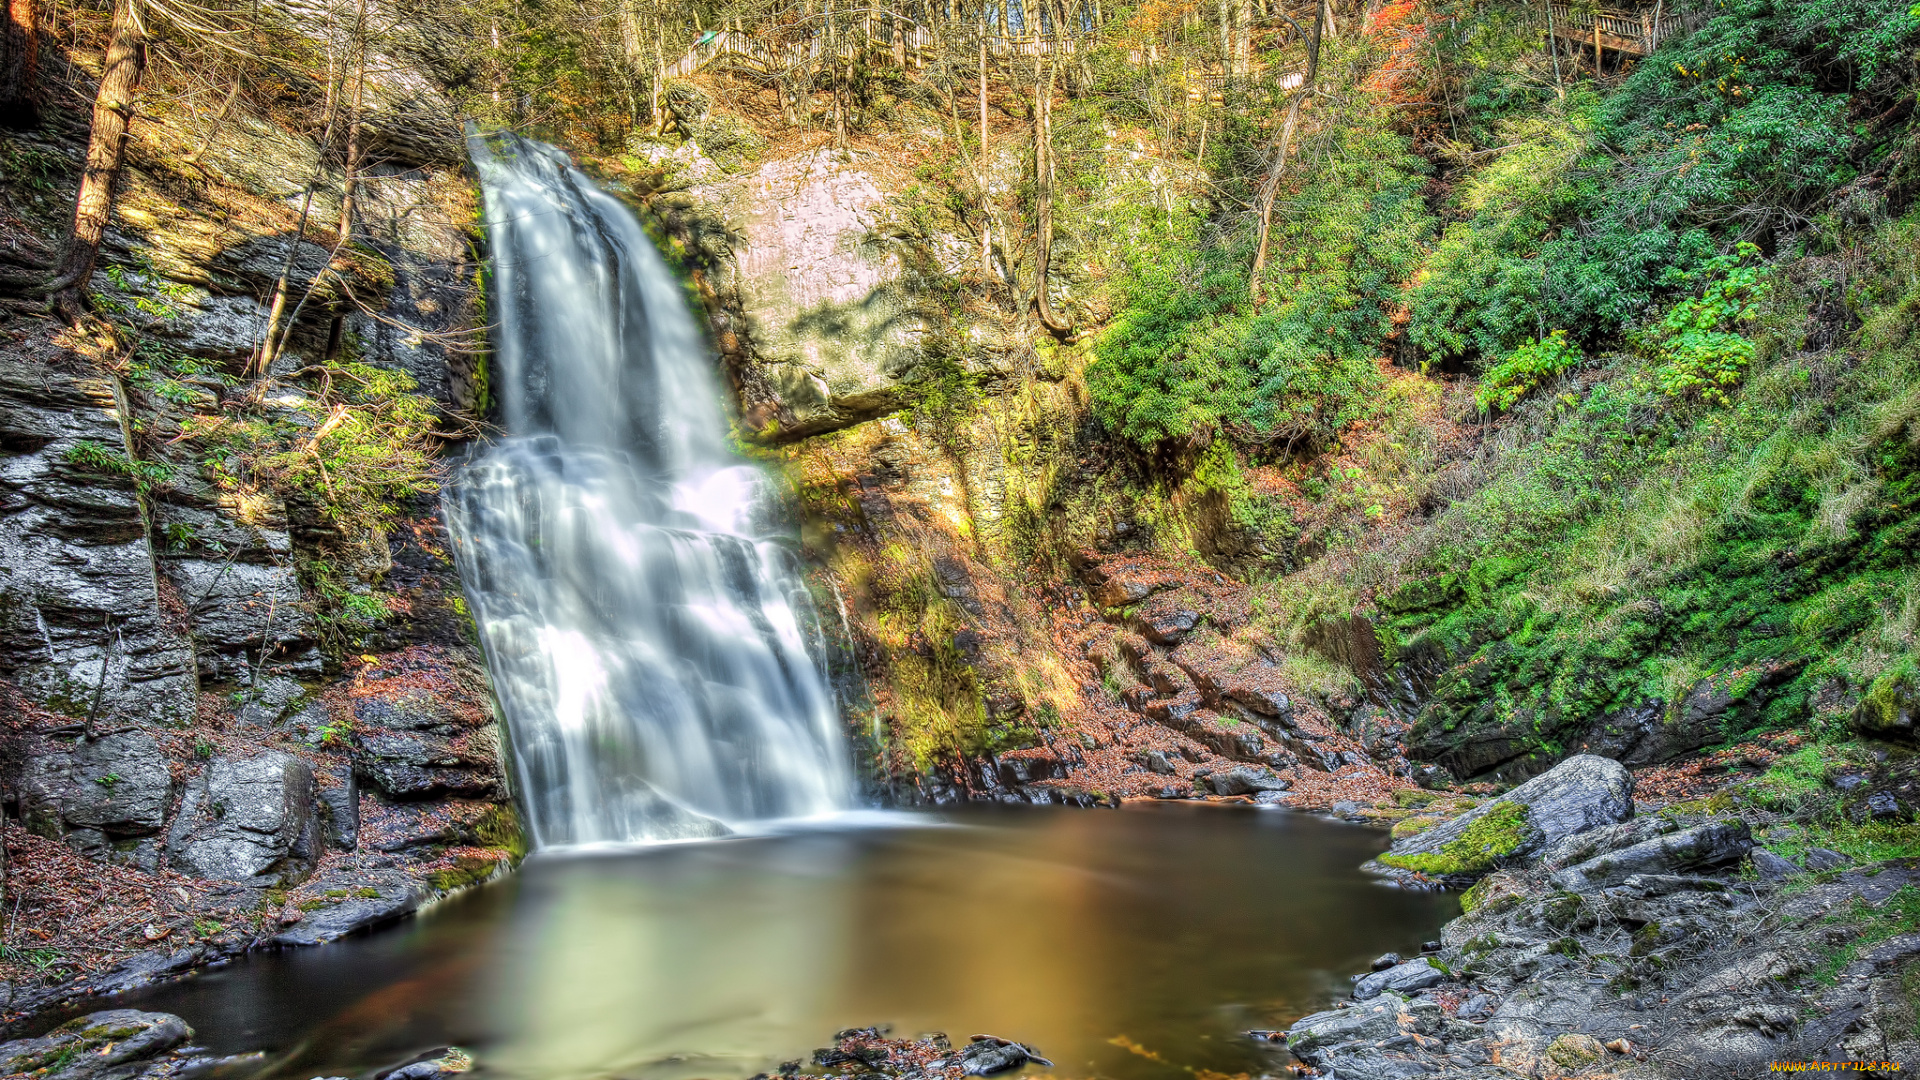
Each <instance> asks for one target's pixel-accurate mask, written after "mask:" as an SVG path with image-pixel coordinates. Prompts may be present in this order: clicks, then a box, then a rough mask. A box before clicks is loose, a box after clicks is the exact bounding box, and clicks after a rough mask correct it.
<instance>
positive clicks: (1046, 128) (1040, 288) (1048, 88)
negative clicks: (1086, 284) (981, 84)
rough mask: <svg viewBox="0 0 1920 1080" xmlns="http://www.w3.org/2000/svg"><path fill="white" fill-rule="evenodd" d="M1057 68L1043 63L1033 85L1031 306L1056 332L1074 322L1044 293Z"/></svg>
mask: <svg viewBox="0 0 1920 1080" xmlns="http://www.w3.org/2000/svg"><path fill="white" fill-rule="evenodd" d="M1058 68H1059V60H1058V58H1055V59H1054V61H1053V62H1052V63H1049V64H1047V65H1046V71H1047V75H1046V78H1045V79H1042V80H1037V81H1036V82H1035V84H1034V88H1033V180H1034V201H1035V202H1036V203H1038V206H1037V207H1036V210H1035V215H1034V217H1035V221H1034V231H1035V233H1036V235H1035V237H1034V240H1035V244H1034V266H1035V269H1034V287H1033V299H1034V306H1035V307H1036V308H1037V309H1038V311H1039V313H1040V325H1042V326H1044V327H1046V328H1047V329H1048V330H1050V331H1052V332H1053V333H1056V334H1069V333H1072V332H1073V324H1072V323H1069V322H1066V321H1064V320H1062V319H1061V318H1060V316H1059V315H1057V314H1055V313H1054V310H1053V301H1052V300H1051V299H1050V298H1049V297H1048V296H1047V265H1048V263H1050V262H1051V261H1052V259H1053V73H1054V72H1055V71H1056V70H1057V69H1058Z"/></svg>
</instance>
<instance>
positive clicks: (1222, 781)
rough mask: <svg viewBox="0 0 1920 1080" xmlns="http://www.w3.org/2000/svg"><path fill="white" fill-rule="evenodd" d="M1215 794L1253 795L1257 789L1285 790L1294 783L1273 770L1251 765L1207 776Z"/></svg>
mask: <svg viewBox="0 0 1920 1080" xmlns="http://www.w3.org/2000/svg"><path fill="white" fill-rule="evenodd" d="M1207 783H1208V785H1209V786H1211V787H1212V788H1213V793H1214V794H1215V795H1251V794H1253V793H1254V792H1256V791H1285V790H1287V789H1288V788H1291V787H1292V786H1293V785H1292V784H1290V783H1288V782H1287V781H1285V780H1282V779H1280V778H1279V777H1277V776H1275V775H1273V773H1272V771H1271V770H1268V769H1257V768H1254V767H1253V766H1251V765H1241V766H1239V767H1238V768H1233V769H1227V770H1224V771H1221V772H1216V773H1214V774H1213V775H1212V776H1209V777H1207Z"/></svg>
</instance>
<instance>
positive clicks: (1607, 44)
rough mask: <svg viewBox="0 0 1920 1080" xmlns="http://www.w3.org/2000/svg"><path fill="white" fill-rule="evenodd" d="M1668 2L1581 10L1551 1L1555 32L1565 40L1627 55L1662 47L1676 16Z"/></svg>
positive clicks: (1641, 53)
mask: <svg viewBox="0 0 1920 1080" xmlns="http://www.w3.org/2000/svg"><path fill="white" fill-rule="evenodd" d="M1665 6H1666V5H1665V3H1664V2H1662V3H1658V4H1655V5H1654V6H1653V7H1651V8H1645V9H1642V10H1640V11H1608V10H1606V9H1605V8H1602V9H1600V10H1599V11H1598V12H1593V11H1580V10H1578V9H1576V8H1574V7H1573V6H1572V5H1570V4H1551V5H1549V10H1551V11H1552V12H1553V34H1554V36H1555V37H1557V38H1560V39H1561V40H1563V41H1570V42H1573V43H1574V44H1575V45H1580V46H1585V47H1588V48H1598V49H1610V50H1612V51H1614V52H1616V53H1619V54H1621V55H1623V56H1649V55H1651V54H1652V53H1653V50H1655V49H1657V48H1659V47H1660V39H1661V37H1662V36H1663V35H1664V32H1665V31H1666V30H1667V29H1669V27H1670V26H1671V25H1672V24H1673V23H1674V20H1675V16H1673V15H1671V14H1668V13H1666V12H1665V11H1664V10H1663V9H1664V8H1665Z"/></svg>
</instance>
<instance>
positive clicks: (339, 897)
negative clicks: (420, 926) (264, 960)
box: [273, 871, 427, 946]
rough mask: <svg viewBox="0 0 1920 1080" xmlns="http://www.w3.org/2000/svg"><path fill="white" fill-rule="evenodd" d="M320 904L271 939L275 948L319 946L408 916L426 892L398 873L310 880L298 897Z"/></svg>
mask: <svg viewBox="0 0 1920 1080" xmlns="http://www.w3.org/2000/svg"><path fill="white" fill-rule="evenodd" d="M305 893H312V894H314V897H315V899H317V900H318V901H319V902H320V903H319V904H318V905H317V906H315V907H314V908H313V910H311V911H307V912H305V914H304V916H303V917H302V918H301V920H300V921H299V922H297V923H295V924H293V925H292V926H290V927H288V928H287V929H285V930H282V931H281V932H280V933H279V934H276V935H275V936H274V939H273V941H274V944H276V945H291V946H299V945H320V944H324V943H326V942H329V941H338V940H340V939H341V938H343V937H347V936H348V935H350V934H356V933H359V932H360V931H362V930H371V929H373V928H374V927H377V926H384V925H386V924H387V923H390V922H395V921H397V920H399V919H403V918H405V917H407V916H408V915H411V914H413V913H414V911H416V910H417V909H418V908H419V907H420V904H421V902H422V901H424V900H425V899H426V896H427V892H426V889H425V887H423V886H422V885H421V884H420V883H419V882H417V881H414V880H413V879H411V878H409V877H407V875H405V874H403V873H400V872H399V871H386V872H375V873H371V874H367V873H358V874H353V873H348V874H338V875H329V876H326V877H323V878H321V879H320V880H318V881H311V882H308V883H307V884H306V886H305V887H304V888H303V889H302V894H303V895H304V894H305Z"/></svg>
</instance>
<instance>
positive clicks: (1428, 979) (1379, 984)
mask: <svg viewBox="0 0 1920 1080" xmlns="http://www.w3.org/2000/svg"><path fill="white" fill-rule="evenodd" d="M1446 981H1447V973H1446V972H1444V971H1442V970H1440V969H1439V968H1437V967H1435V966H1433V962H1432V961H1430V960H1428V959H1427V958H1426V957H1424V956H1423V957H1421V958H1419V959H1418V960H1409V961H1407V962H1406V963H1404V964H1395V965H1394V966H1393V967H1390V968H1388V969H1387V970H1385V971H1376V972H1374V973H1373V974H1371V975H1368V976H1367V977H1365V978H1363V979H1361V980H1360V981H1359V982H1357V983H1355V984H1353V996H1354V998H1355V999H1356V1000H1358V1001H1368V1000H1371V999H1373V998H1377V997H1379V996H1380V995H1381V994H1383V993H1385V992H1386V991H1388V990H1391V991H1393V992H1395V993H1398V994H1411V993H1413V992H1414V991H1415V990H1425V989H1426V988H1427V987H1429V986H1438V985H1440V984H1441V983H1443V982H1446Z"/></svg>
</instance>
